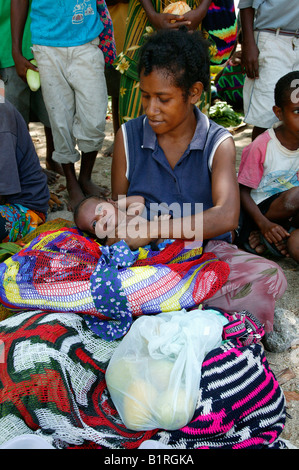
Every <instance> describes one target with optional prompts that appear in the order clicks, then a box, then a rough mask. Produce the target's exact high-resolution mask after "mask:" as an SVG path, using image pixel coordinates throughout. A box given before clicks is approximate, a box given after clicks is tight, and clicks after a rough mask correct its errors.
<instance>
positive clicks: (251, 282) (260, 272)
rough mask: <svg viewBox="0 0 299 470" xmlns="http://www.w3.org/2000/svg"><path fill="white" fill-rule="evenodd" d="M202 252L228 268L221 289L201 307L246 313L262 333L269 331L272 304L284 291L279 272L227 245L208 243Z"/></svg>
mask: <svg viewBox="0 0 299 470" xmlns="http://www.w3.org/2000/svg"><path fill="white" fill-rule="evenodd" d="M204 251H205V252H212V253H214V254H215V255H216V256H217V258H218V259H220V260H221V261H225V262H227V263H228V264H229V266H230V274H229V277H228V280H227V282H226V283H225V285H224V286H223V287H222V288H221V289H220V290H218V291H217V292H216V294H215V295H213V297H211V298H210V299H208V300H207V301H205V302H204V304H205V305H209V306H210V307H218V308H222V309H223V310H225V311H227V312H229V313H231V312H239V311H241V310H248V311H249V312H251V313H253V315H255V316H256V317H257V318H258V319H259V320H260V321H261V322H262V323H263V324H264V326H265V331H266V332H270V331H272V329H273V319H274V308H275V302H276V301H277V300H278V299H279V298H280V297H282V295H283V293H284V292H285V290H286V288H287V281H286V278H285V275H284V273H283V271H282V269H281V268H280V267H279V266H278V265H277V264H276V263H275V262H273V261H270V260H268V259H266V258H263V257H261V256H257V255H253V254H249V253H246V252H245V251H241V250H239V249H238V248H237V247H236V246H235V245H230V244H229V243H227V242H222V241H216V240H212V241H210V242H208V244H207V245H206V247H205V249H204Z"/></svg>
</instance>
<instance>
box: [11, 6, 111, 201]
mask: <svg viewBox="0 0 299 470" xmlns="http://www.w3.org/2000/svg"><path fill="white" fill-rule="evenodd" d="M28 6H29V2H28V0H22V1H20V0H11V7H12V8H11V25H12V41H13V42H12V51H13V58H14V61H15V64H16V68H17V71H18V73H19V75H20V76H21V78H23V79H24V80H25V77H26V71H27V69H28V68H34V67H33V65H32V64H30V62H29V61H28V60H26V59H25V58H24V57H23V55H22V50H21V38H22V34H23V29H24V24H25V21H26V18H27V15H28ZM30 16H31V36H32V44H33V53H34V58H35V59H36V61H37V64H38V69H39V72H40V78H41V88H42V93H43V97H44V101H45V105H46V107H47V111H48V114H49V118H50V123H51V128H52V132H53V139H54V147H55V152H54V153H53V160H55V161H56V162H58V163H60V164H61V165H62V168H63V171H64V174H65V177H66V185H67V190H68V193H69V199H70V205H71V207H72V208H74V207H75V206H76V204H78V203H79V201H80V200H81V199H83V197H84V195H86V194H96V195H103V194H104V195H106V196H107V194H108V191H107V189H106V190H105V189H104V188H99V187H98V186H97V185H95V184H94V183H93V181H92V179H91V175H92V170H93V167H94V163H95V159H96V156H97V153H98V151H99V150H100V149H101V147H102V143H103V140H104V137H105V120H106V112H107V103H108V97H107V88H106V81H105V75H104V68H105V61H104V55H103V52H102V51H101V49H100V48H99V43H100V40H99V35H100V34H101V32H102V31H103V28H104V26H103V23H102V21H101V17H100V14H99V12H98V10H97V2H96V0H85V1H83V2H81V3H78V2H76V0H65V1H63V2H50V3H49V2H48V1H46V0H32V3H31V13H30ZM80 158H81V166H80V172H79V176H78V178H77V175H76V172H75V163H76V162H77V161H79V160H80Z"/></svg>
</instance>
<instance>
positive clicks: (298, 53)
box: [243, 31, 299, 129]
mask: <svg viewBox="0 0 299 470" xmlns="http://www.w3.org/2000/svg"><path fill="white" fill-rule="evenodd" d="M255 40H256V44H257V46H258V49H259V52H260V53H259V78H258V79H250V78H247V77H246V79H245V83H244V88H243V100H244V113H245V122H247V123H248V124H252V125H254V126H256V127H262V128H264V129H268V128H270V127H271V126H272V125H273V124H274V122H276V121H277V118H276V116H275V114H274V112H273V110H272V108H273V106H274V88H275V85H276V83H277V81H278V80H279V78H281V77H282V76H283V75H285V74H287V73H289V72H292V71H293V70H299V38H295V37H292V36H283V35H276V34H275V33H270V32H265V31H255Z"/></svg>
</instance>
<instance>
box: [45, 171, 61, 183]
mask: <svg viewBox="0 0 299 470" xmlns="http://www.w3.org/2000/svg"><path fill="white" fill-rule="evenodd" d="M43 172H44V173H45V175H46V176H47V178H48V184H54V183H56V181H57V179H58V175H57V173H55V172H54V171H51V170H46V169H45V168H43Z"/></svg>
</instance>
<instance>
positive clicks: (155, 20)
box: [140, 0, 190, 30]
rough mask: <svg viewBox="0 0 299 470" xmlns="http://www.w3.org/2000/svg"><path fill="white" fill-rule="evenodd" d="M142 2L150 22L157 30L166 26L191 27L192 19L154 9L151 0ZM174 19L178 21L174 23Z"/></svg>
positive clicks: (142, 0)
mask: <svg viewBox="0 0 299 470" xmlns="http://www.w3.org/2000/svg"><path fill="white" fill-rule="evenodd" d="M140 3H141V5H142V6H143V8H144V10H145V13H146V15H147V17H148V19H149V21H150V23H151V24H152V25H153V27H154V28H155V29H157V30H159V29H166V28H171V29H177V28H178V27H179V26H182V25H184V26H187V27H189V25H190V21H187V20H185V18H184V16H178V15H172V14H170V13H160V12H157V11H156V10H155V9H154V6H153V4H152V2H151V0H140ZM174 19H175V20H176V22H175V23H172V21H173V20H174Z"/></svg>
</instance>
